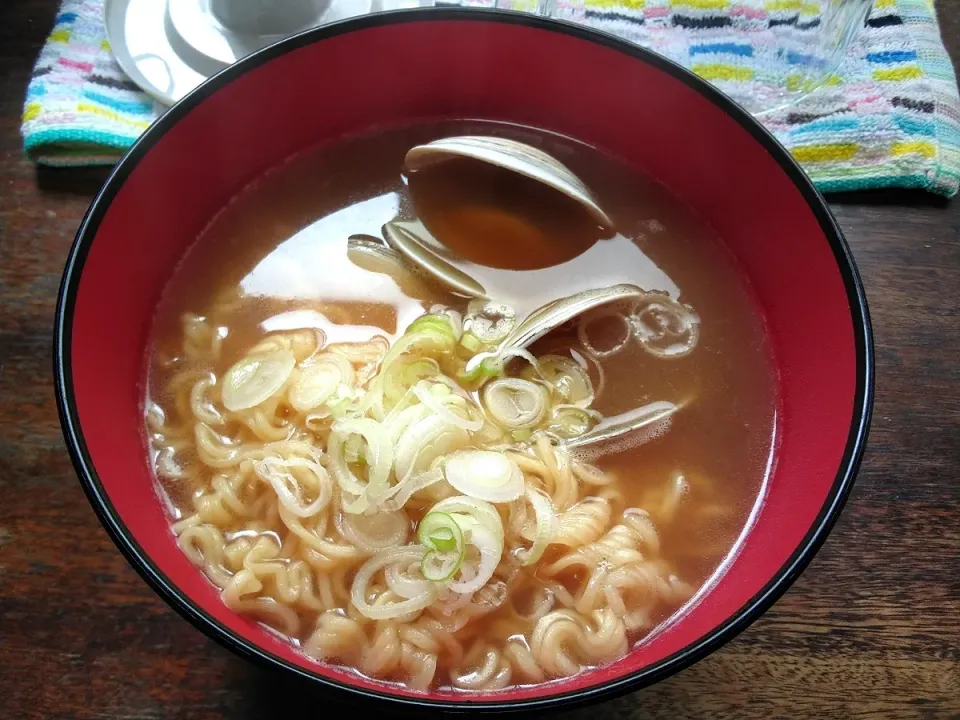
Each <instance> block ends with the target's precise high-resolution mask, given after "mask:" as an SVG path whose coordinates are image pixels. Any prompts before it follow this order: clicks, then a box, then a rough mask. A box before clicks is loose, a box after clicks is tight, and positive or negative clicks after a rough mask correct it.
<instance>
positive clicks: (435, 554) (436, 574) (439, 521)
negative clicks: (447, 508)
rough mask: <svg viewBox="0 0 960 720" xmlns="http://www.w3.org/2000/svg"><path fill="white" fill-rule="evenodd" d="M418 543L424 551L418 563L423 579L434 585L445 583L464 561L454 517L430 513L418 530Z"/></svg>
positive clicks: (460, 539)
mask: <svg viewBox="0 0 960 720" xmlns="http://www.w3.org/2000/svg"><path fill="white" fill-rule="evenodd" d="M417 537H418V538H419V540H420V544H421V545H423V546H424V547H425V548H427V552H426V554H424V556H423V560H422V561H421V563H420V570H421V572H422V573H423V576H424V577H425V578H427V579H428V580H433V581H434V582H446V581H447V580H449V579H450V578H452V577H453V576H454V574H456V572H457V570H459V569H460V564H461V563H462V562H463V553H464V543H463V532H462V531H461V529H460V526H459V525H458V524H457V521H456V520H455V519H454V518H453V516H451V515H448V514H447V513H443V512H435V511H431V512H429V513H427V514H426V515H425V516H424V517H423V519H422V520H421V521H420V524H419V526H418V527H417Z"/></svg>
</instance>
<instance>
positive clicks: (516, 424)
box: [482, 378, 548, 430]
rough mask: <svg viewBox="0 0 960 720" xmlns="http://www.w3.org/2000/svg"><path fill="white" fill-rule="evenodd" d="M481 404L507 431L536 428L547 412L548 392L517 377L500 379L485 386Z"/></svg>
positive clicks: (540, 386)
mask: <svg viewBox="0 0 960 720" xmlns="http://www.w3.org/2000/svg"><path fill="white" fill-rule="evenodd" d="M482 398H483V404H484V407H485V408H486V410H487V413H488V414H489V415H490V417H491V418H492V419H493V420H494V422H496V423H497V424H498V425H500V426H501V427H503V428H506V429H507V430H520V429H524V428H531V427H535V426H537V425H539V424H540V422H541V421H542V420H543V417H544V415H545V414H546V412H547V399H548V398H547V391H546V389H545V388H544V387H543V386H542V385H538V384H537V383H533V382H530V381H529V380H521V379H520V378H501V379H499V380H494V381H493V382H491V383H490V384H489V385H487V386H486V387H484V389H483V393H482Z"/></svg>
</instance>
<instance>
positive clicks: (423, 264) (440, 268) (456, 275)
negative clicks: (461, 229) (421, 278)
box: [383, 220, 487, 299]
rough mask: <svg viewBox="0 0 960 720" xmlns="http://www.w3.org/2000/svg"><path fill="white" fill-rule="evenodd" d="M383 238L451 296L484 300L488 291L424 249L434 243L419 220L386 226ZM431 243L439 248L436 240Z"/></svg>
mask: <svg viewBox="0 0 960 720" xmlns="http://www.w3.org/2000/svg"><path fill="white" fill-rule="evenodd" d="M383 236H384V238H386V241H387V244H388V245H389V246H390V247H392V248H394V249H395V250H397V251H398V252H399V253H400V254H401V255H403V256H404V257H405V258H406V259H407V260H408V261H409V262H410V263H412V264H413V265H414V266H415V267H418V268H420V269H421V270H422V271H424V272H426V273H427V274H428V275H430V276H431V277H433V278H436V279H437V280H438V281H440V282H441V283H443V284H444V285H446V286H447V287H448V288H450V289H451V290H453V291H454V292H457V293H460V294H462V295H466V296H467V297H475V298H484V299H487V291H486V290H485V289H484V287H483V285H481V284H480V283H478V282H477V281H476V280H474V279H473V278H472V277H470V276H469V275H467V274H466V273H465V272H463V271H462V270H459V269H457V268H455V267H454V266H453V265H451V264H450V263H448V262H447V261H446V260H444V259H443V258H442V257H440V256H439V255H437V254H436V253H435V252H433V250H430V249H429V248H428V247H427V246H426V244H425V241H428V242H429V241H431V240H433V236H432V235H431V234H430V231H429V230H427V228H426V227H424V225H423V223H422V222H420V221H419V220H411V221H406V220H393V221H391V222H388V223H386V224H385V225H384V226H383ZM433 241H434V242H435V243H436V244H437V245H439V243H437V242H436V241H435V240H433Z"/></svg>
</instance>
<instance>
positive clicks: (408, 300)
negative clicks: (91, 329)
mask: <svg viewBox="0 0 960 720" xmlns="http://www.w3.org/2000/svg"><path fill="white" fill-rule="evenodd" d="M461 134H492V135H499V136H503V137H508V138H513V139H517V140H520V141H523V142H527V143H531V144H534V145H537V146H540V147H542V148H543V149H544V150H545V151H547V152H549V153H551V154H553V155H554V156H555V157H557V158H558V159H560V160H561V162H563V163H565V164H566V165H568V166H569V167H570V168H571V169H572V170H573V171H574V172H575V173H576V174H578V175H579V176H580V177H581V178H582V179H583V180H584V181H585V182H586V184H587V185H588V187H590V188H591V189H592V190H593V191H594V193H595V196H596V198H597V200H598V202H599V204H600V206H601V207H603V208H604V209H605V210H606V212H607V213H608V214H609V215H610V216H611V217H612V218H613V219H614V221H615V224H616V230H617V231H616V232H615V233H611V232H604V231H602V230H601V229H599V228H597V227H596V226H595V225H593V224H592V223H591V222H590V221H589V219H587V218H585V216H584V215H583V213H582V212H581V211H579V210H578V208H577V207H575V206H573V205H572V203H571V201H570V200H569V199H566V198H564V197H562V196H560V195H559V194H558V193H556V192H555V191H552V190H549V189H547V188H544V187H542V186H539V185H537V184H536V183H535V182H533V181H531V180H528V179H525V178H521V177H519V176H514V175H510V174H509V173H504V172H502V171H497V170H492V169H490V168H487V167H483V166H481V165H479V164H478V163H475V162H473V161H451V162H449V163H445V164H443V165H442V166H437V167H436V168H434V169H428V170H424V171H421V172H422V175H421V174H420V173H417V174H414V175H413V176H411V177H410V178H407V177H404V176H403V175H402V174H401V168H402V166H403V158H404V155H405V153H406V151H407V149H409V148H410V147H411V146H413V145H415V144H420V143H424V142H428V141H430V140H433V139H436V138H439V137H444V136H449V135H461ZM416 217H421V218H422V219H423V220H424V221H425V222H427V223H428V226H429V227H430V228H431V230H432V231H433V232H434V233H435V234H436V235H437V236H438V237H443V238H446V239H447V244H448V245H449V248H450V249H451V250H452V251H455V252H456V253H457V254H458V255H460V256H461V257H464V258H466V260H467V261H468V266H469V268H470V272H471V274H473V275H474V276H475V277H477V278H478V279H479V280H481V282H483V283H484V284H485V285H486V286H487V287H488V289H489V290H491V293H490V294H491V295H492V296H494V297H497V298H498V299H500V297H499V296H498V292H499V293H503V294H504V295H507V296H509V297H506V298H503V299H505V300H507V301H508V302H513V303H514V304H515V305H516V306H517V309H518V315H519V316H521V317H522V316H523V315H524V314H525V313H526V312H528V311H529V310H532V309H533V308H534V307H536V306H538V305H540V304H542V302H544V301H546V300H548V299H553V298H555V297H557V296H558V295H557V294H558V292H559V293H560V294H561V295H567V294H572V293H573V292H576V291H578V290H582V289H586V288H593V287H605V286H609V285H612V284H614V283H619V282H629V283H634V284H637V285H639V286H641V287H642V288H644V289H646V290H662V291H664V292H667V293H669V294H670V295H671V296H673V297H679V299H680V300H681V301H682V302H684V303H685V304H688V305H690V306H692V307H693V308H694V309H695V310H696V312H697V313H698V315H699V316H700V318H701V334H700V340H699V344H698V346H697V348H696V349H695V351H694V352H693V353H691V354H690V355H688V356H686V357H683V358H679V359H671V360H664V359H658V358H655V357H652V356H650V355H648V354H647V353H645V352H644V351H643V350H642V349H641V348H640V347H639V345H636V344H635V343H631V344H629V345H628V347H627V349H625V350H624V351H623V352H621V353H619V354H617V355H615V356H613V357H610V358H606V359H603V360H602V361H601V362H602V367H603V373H604V385H605V387H604V391H603V393H602V394H601V395H600V397H599V399H598V401H597V403H596V404H595V407H596V408H597V409H598V410H600V411H601V412H603V413H604V414H607V415H610V414H616V413H620V412H624V411H627V410H630V409H632V408H635V407H638V406H640V405H643V404H646V403H649V402H653V401H656V400H669V401H672V402H676V403H682V404H683V405H684V408H683V410H682V411H680V412H679V413H678V414H677V415H676V416H675V417H674V420H673V424H672V427H671V428H670V430H669V432H667V433H665V434H664V435H663V436H662V437H659V438H658V439H656V440H654V441H652V442H650V443H648V444H645V445H642V446H640V447H634V448H629V447H628V448H622V449H619V450H618V449H614V451H613V452H610V453H609V454H607V455H605V456H603V457H600V458H599V459H596V460H595V463H596V464H597V465H598V466H599V467H601V468H602V469H603V470H606V471H609V472H612V473H615V474H616V476H617V478H618V482H619V486H620V489H621V490H622V492H623V494H624V496H625V499H626V501H627V504H628V506H639V507H643V508H646V509H648V510H650V512H651V514H652V515H653V517H654V519H655V520H656V519H657V514H658V513H660V512H672V513H675V518H676V519H675V520H674V521H673V522H671V523H668V524H666V525H663V526H661V527H660V528H659V529H660V533H661V539H662V546H663V555H664V556H665V557H666V558H667V559H669V560H670V561H672V562H673V563H674V564H675V566H676V568H677V569H678V571H679V573H680V574H681V575H682V577H683V578H684V579H685V580H686V581H687V582H689V583H691V584H693V585H695V586H698V585H701V584H703V583H704V582H705V581H706V580H707V578H708V577H709V576H710V575H711V574H712V573H713V572H714V571H715V570H716V569H717V568H718V566H720V564H721V563H722V561H723V560H724V558H725V557H727V556H728V555H729V554H730V552H731V550H732V549H733V547H734V544H735V541H736V539H737V537H738V535H739V534H740V533H741V531H742V530H743V529H744V527H745V525H746V524H747V522H748V517H749V516H750V513H751V510H752V509H753V508H754V507H756V506H758V503H759V502H760V500H761V499H762V488H763V486H764V484H765V482H766V478H767V476H768V474H769V472H770V470H771V462H772V460H771V458H772V448H773V444H774V436H775V415H776V412H775V411H776V405H777V397H776V385H775V375H774V371H773V363H772V359H771V355H770V350H769V348H768V345H767V343H766V340H765V333H764V327H763V320H762V316H761V315H760V314H759V312H758V311H757V308H756V306H755V304H754V302H753V300H752V298H751V294H750V289H749V286H748V283H747V282H746V279H745V277H744V276H743V274H742V273H741V272H740V271H739V270H738V268H737V266H736V264H735V262H734V259H733V257H732V256H731V255H730V254H729V253H728V251H727V250H726V249H725V247H724V246H723V243H722V240H721V238H719V237H718V236H717V234H716V233H715V232H714V231H713V229H712V228H711V227H709V226H708V225H707V224H705V223H704V222H703V221H702V220H701V219H700V218H699V217H698V216H697V214H696V213H695V212H694V211H693V210H692V209H691V208H689V207H687V206H685V205H684V204H683V203H681V202H680V201H679V200H678V199H677V198H675V197H674V196H673V195H672V194H671V193H670V192H669V191H668V190H667V189H666V188H664V187H662V186H661V185H659V184H658V183H656V182H655V181H654V180H653V179H651V178H648V177H646V176H644V175H642V174H640V173H639V172H637V171H636V170H634V169H632V168H630V167H628V166H626V165H624V164H622V163H621V162H619V161H617V160H615V159H613V158H611V157H608V156H606V155H604V154H602V153H600V152H598V151H596V150H594V149H592V148H589V147H587V146H585V145H582V144H580V143H577V142H574V141H571V140H569V139H566V138H562V137H559V136H555V135H551V134H547V133H543V132H540V131H535V130H531V129H528V128H520V127H515V126H508V125H503V124H493V123H485V122H459V121H458V122H442V123H427V124H417V125H413V126H409V127H401V128H392V129H387V130H383V131H380V132H376V133H371V134H367V135H363V136H360V137H356V138H352V139H346V140H343V141H338V142H336V143H333V144H331V145H329V146H325V147H321V148H319V149H315V150H311V151H308V152H305V153H303V154H301V155H298V156H296V157H294V158H292V159H290V160H289V161H288V162H286V163H284V164H283V165H282V166H280V167H278V168H276V169H275V170H273V171H272V172H270V173H268V174H267V175H265V176H264V177H262V178H260V179H259V180H257V181H256V182H255V183H253V184H252V185H250V186H249V187H247V188H246V189H244V190H243V191H242V192H241V193H240V194H239V195H238V196H237V197H236V198H235V199H234V200H233V201H231V202H230V203H229V205H228V206H227V207H225V208H224V209H223V210H222V212H221V213H220V214H219V215H218V216H217V217H216V218H215V219H214V220H213V221H212V222H211V223H210V225H209V226H208V227H207V228H206V230H205V231H204V232H203V233H202V235H201V237H200V239H199V241H198V242H197V243H196V244H195V245H194V246H193V248H192V249H191V250H190V251H189V253H188V254H187V256H186V257H185V258H184V260H183V261H182V263H181V265H180V267H179V268H178V269H177V271H176V273H175V275H174V276H173V277H172V279H171V281H170V283H169V285H168V287H167V288H166V290H165V292H164V295H163V298H162V300H161V302H160V304H159V306H158V311H157V314H156V317H155V324H154V327H153V332H152V342H151V350H150V367H149V377H148V395H149V397H150V398H151V399H152V400H153V401H154V402H156V403H158V404H159V405H160V406H161V407H164V406H165V404H168V403H169V398H168V397H165V396H164V387H165V385H166V379H167V377H168V372H167V371H166V370H165V367H167V366H168V365H169V362H170V360H171V359H172V358H175V357H176V355H177V353H178V351H179V348H180V346H181V343H182V321H181V317H182V315H183V314H184V313H196V314H199V315H203V316H206V317H208V318H210V319H212V320H214V321H215V322H216V323H217V324H218V325H219V326H221V327H222V328H224V333H225V339H224V343H223V352H222V356H221V358H220V360H219V365H218V367H216V368H214V371H215V372H216V373H218V374H220V373H223V372H224V371H225V370H226V369H227V368H228V367H229V366H230V365H231V364H232V363H234V362H235V361H236V360H237V359H238V358H239V357H241V356H242V354H243V353H244V352H245V351H246V350H247V349H249V348H250V347H251V346H252V345H254V344H255V343H256V342H257V340H258V339H259V338H261V337H262V336H264V335H265V334H267V333H269V332H272V331H277V330H291V329H296V328H318V329H321V330H322V331H323V332H324V333H325V334H326V337H327V341H328V342H341V341H356V340H365V339H367V338H369V337H371V336H373V335H375V334H380V335H383V336H385V337H386V338H387V339H389V340H393V339H395V338H396V337H398V336H399V335H400V334H401V333H402V332H403V330H404V328H405V327H406V325H407V324H409V323H410V322H411V321H412V320H413V319H415V318H416V317H417V316H418V315H420V314H421V313H423V312H424V311H425V310H426V309H427V308H429V307H430V306H431V305H433V304H434V303H447V304H450V303H451V298H450V296H449V295H447V294H446V293H443V292H440V291H436V290H432V289H431V288H430V286H429V285H425V286H424V288H421V290H423V292H422V294H419V295H418V296H411V295H410V294H407V293H405V292H404V291H403V290H402V289H401V288H400V287H399V286H398V285H397V284H396V283H395V282H393V281H392V280H391V279H390V278H389V277H387V276H385V275H379V274H375V273H370V272H367V271H365V270H362V269H360V268H358V267H357V266H356V265H354V264H353V263H352V262H350V261H349V260H348V259H347V257H346V243H347V238H348V237H349V236H350V235H353V234H368V235H372V236H380V235H381V227H382V225H383V224H384V223H386V222H388V221H390V220H393V219H396V218H402V219H414V218H416ZM462 304H463V305H465V303H462ZM575 342H576V339H575V336H573V335H571V334H570V333H569V332H568V333H567V334H566V335H565V334H564V333H563V332H558V333H554V334H552V335H551V336H548V337H547V338H545V339H544V340H542V341H541V342H540V343H539V344H538V346H537V347H538V349H539V350H549V349H551V348H553V347H566V346H569V345H570V344H573V343H575ZM677 476H682V477H683V478H684V480H683V481H678V480H677V479H676V478H677ZM678 482H679V483H680V485H678V484H677V483H678ZM680 486H684V487H685V488H686V489H685V491H684V492H682V493H680V494H679V495H677V494H676V493H674V495H672V496H671V489H675V488H677V487H680ZM162 490H163V492H164V493H165V494H166V495H167V497H168V498H169V500H170V502H171V503H172V506H173V507H174V508H183V507H185V506H186V505H188V504H189V501H190V498H189V496H187V495H185V494H184V492H183V491H182V490H179V489H178V488H177V486H176V485H175V484H171V483H165V484H164V485H163V487H162ZM671 497H672V500H671V499H670V498H671ZM671 503H674V504H673V505H671ZM674 505H675V506H674ZM186 512H187V514H189V510H187V511H186ZM497 619H498V617H497V613H494V614H492V615H491V616H489V617H487V618H486V619H483V620H481V621H479V622H483V623H489V626H490V628H495V627H496V623H497Z"/></svg>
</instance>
